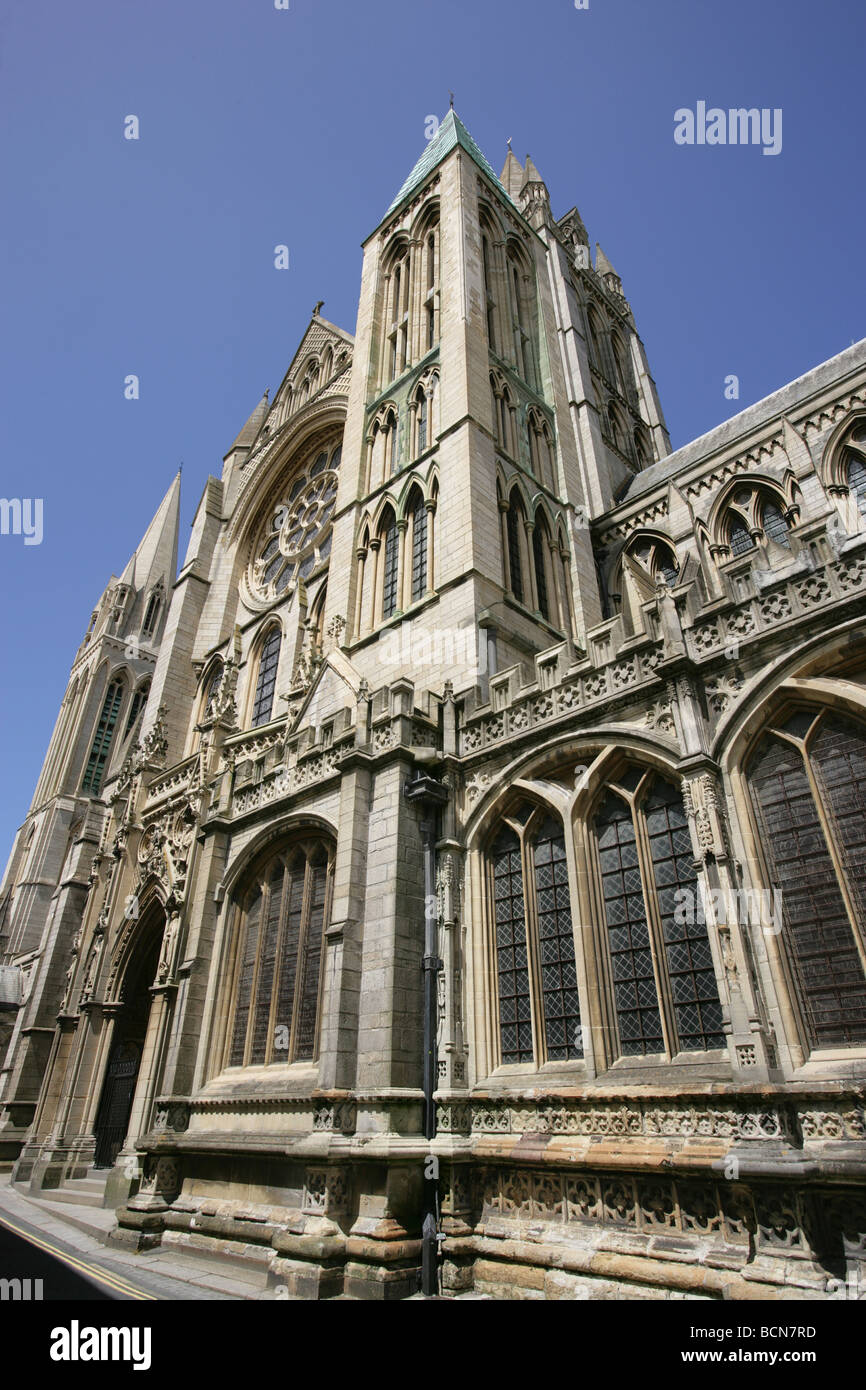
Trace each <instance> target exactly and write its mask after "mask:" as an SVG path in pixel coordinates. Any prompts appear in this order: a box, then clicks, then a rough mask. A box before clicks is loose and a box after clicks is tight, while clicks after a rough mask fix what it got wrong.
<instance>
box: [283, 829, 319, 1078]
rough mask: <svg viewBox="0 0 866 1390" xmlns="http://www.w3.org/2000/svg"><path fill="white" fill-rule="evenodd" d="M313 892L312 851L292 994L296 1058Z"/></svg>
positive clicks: (291, 1041) (307, 856)
mask: <svg viewBox="0 0 866 1390" xmlns="http://www.w3.org/2000/svg"><path fill="white" fill-rule="evenodd" d="M312 892H313V868H312V864H311V863H310V853H309V851H305V854H304V893H303V897H302V898H301V920H300V923H299V925H298V954H297V958H296V961H295V989H294V994H293V996H292V1029H291V1036H290V1038H289V1059H290V1060H291V1061H294V1060H295V1047H296V1045H297V1036H298V1015H299V1013H300V1008H301V991H302V988H303V980H304V956H305V954H306V950H307V925H308V923H309V919H310V905H311V901H312Z"/></svg>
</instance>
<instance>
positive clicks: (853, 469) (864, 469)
mask: <svg viewBox="0 0 866 1390" xmlns="http://www.w3.org/2000/svg"><path fill="white" fill-rule="evenodd" d="M846 477H847V479H848V487H849V488H850V489H851V496H852V497H853V498H854V501H855V502H856V503H857V508H858V510H859V511H860V512H862V513H864V514H866V463H864V461H863V459H862V458H861V457H860V455H859V454H851V455H850V457H849V459H848V468H847V472H846Z"/></svg>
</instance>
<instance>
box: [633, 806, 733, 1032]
mask: <svg viewBox="0 0 866 1390" xmlns="http://www.w3.org/2000/svg"><path fill="white" fill-rule="evenodd" d="M643 814H644V819H645V822H646V831H647V836H648V839H649V848H650V858H651V860H652V866H653V879H654V883H655V891H656V897H657V900H658V908H659V915H660V920H661V929H662V938H663V940H664V948H665V961H666V964H667V974H668V979H669V980H670V985H671V996H672V1002H673V1010H674V1015H675V1022H676V1030H677V1037H678V1039H679V1043H680V1047H681V1048H682V1049H683V1051H694V1050H695V1049H697V1048H712V1047H724V1046H725V1036H724V1033H723V1031H722V1009H721V1004H720V1003H719V991H718V986H717V984H716V976H715V971H714V969H713V957H712V953H711V951H710V943H709V938H708V936H707V925H706V919H705V917H704V911H703V902H702V899H701V896H700V893H699V892H698V880H697V874H696V872H695V866H694V851H693V850H692V842H691V836H690V835H689V827H688V822H687V820H686V813H685V808H684V806H683V802H682V797H681V796H680V795H679V793H678V792H677V791H676V790H675V788H673V787H672V786H671V785H670V783H669V782H663V781H661V780H657V781H656V783H655V785H654V788H653V791H652V793H651V794H650V796H648V797H647V799H646V801H645V802H644V804H643ZM684 892H688V893H690V894H691V900H692V902H693V903H694V905H695V910H694V912H693V913H691V914H687V913H678V912H677V911H676V908H677V903H678V901H682V894H683V893H684ZM678 893H679V894H680V895H681V896H680V899H679V900H678V898H677V894H678ZM678 918H680V919H682V920H680V921H678Z"/></svg>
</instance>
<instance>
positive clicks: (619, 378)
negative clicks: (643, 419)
mask: <svg viewBox="0 0 866 1390" xmlns="http://www.w3.org/2000/svg"><path fill="white" fill-rule="evenodd" d="M610 346H611V351H612V353H613V368H614V375H615V377H616V382H615V385H616V388H617V390H618V391H619V394H620V395H621V396H622V398H623V400H627V399H628V378H627V376H626V359H625V349H624V348H623V345H622V340H621V339H620V337H619V335H618V334H617V333H612V334H611V336H610Z"/></svg>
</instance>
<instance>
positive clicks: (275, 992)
mask: <svg viewBox="0 0 866 1390" xmlns="http://www.w3.org/2000/svg"><path fill="white" fill-rule="evenodd" d="M288 873H289V869H288V865H287V864H284V865H283V887H282V898H281V900H280V921H279V925H278V927H277V939H276V942H275V943H274V978H273V980H272V981H271V1007H270V1011H269V1013H268V1033H267V1041H266V1043H265V1064H266V1065H267V1064H269V1063H271V1062H272V1061H273V1060H274V1034H275V1032H276V1026H277V1017H276V1013H277V1000H278V998H279V992H280V975H281V974H282V970H283V940H284V938H285V935H286V919H287V917H288V907H289V901H288V889H289V883H288Z"/></svg>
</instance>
